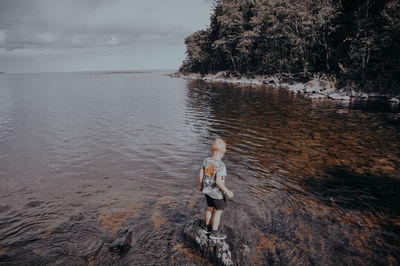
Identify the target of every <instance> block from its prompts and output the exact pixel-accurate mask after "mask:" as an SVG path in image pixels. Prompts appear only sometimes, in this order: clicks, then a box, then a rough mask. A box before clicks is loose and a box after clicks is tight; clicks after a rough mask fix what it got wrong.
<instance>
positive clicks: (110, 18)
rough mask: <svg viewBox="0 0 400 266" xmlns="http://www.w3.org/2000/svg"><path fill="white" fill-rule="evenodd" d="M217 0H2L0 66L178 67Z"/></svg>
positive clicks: (55, 68)
mask: <svg viewBox="0 0 400 266" xmlns="http://www.w3.org/2000/svg"><path fill="white" fill-rule="evenodd" d="M211 8H212V0H35V1H33V0H0V72H1V71H2V72H46V71H51V72H52V71H87V70H89V71H90V70H135V69H177V68H179V66H180V64H181V62H182V60H183V59H184V58H185V45H184V43H183V41H184V38H185V37H186V36H188V35H190V34H191V33H193V32H194V31H196V30H199V29H204V28H206V27H207V26H208V24H209V16H210V13H211Z"/></svg>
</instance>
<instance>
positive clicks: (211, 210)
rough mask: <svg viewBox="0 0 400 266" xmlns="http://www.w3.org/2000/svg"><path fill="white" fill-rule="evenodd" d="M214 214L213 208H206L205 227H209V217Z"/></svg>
mask: <svg viewBox="0 0 400 266" xmlns="http://www.w3.org/2000/svg"><path fill="white" fill-rule="evenodd" d="M213 212H214V208H213V207H207V211H206V225H209V224H210V222H211V216H212V214H213Z"/></svg>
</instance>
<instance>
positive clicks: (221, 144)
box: [211, 139, 226, 153]
mask: <svg viewBox="0 0 400 266" xmlns="http://www.w3.org/2000/svg"><path fill="white" fill-rule="evenodd" d="M211 151H212V152H217V151H220V152H222V153H225V152H226V142H225V141H224V140H223V139H216V140H214V142H213V145H212V149H211Z"/></svg>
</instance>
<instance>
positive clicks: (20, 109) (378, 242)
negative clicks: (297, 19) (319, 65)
mask: <svg viewBox="0 0 400 266" xmlns="http://www.w3.org/2000/svg"><path fill="white" fill-rule="evenodd" d="M167 73H168V71H152V72H151V73H106V72H104V73H101V72H80V73H40V74H3V75H0V158H1V160H0V181H1V185H0V198H1V201H0V264H5V265H7V264H20V265H23V264H31V265H33V264H62V265H64V264H66V265H104V264H116V265H127V264H130V265H137V264H151V265H154V264H176V265H182V264H202V263H207V261H204V260H202V258H200V257H199V255H198V254H197V253H196V250H192V249H191V248H189V247H187V246H185V243H184V242H182V240H181V239H180V237H179V235H180V231H181V230H182V228H183V227H184V226H187V225H188V224H192V223H193V222H194V221H196V220H197V219H202V218H203V216H204V211H205V208H206V203H205V199H204V196H203V195H202V194H201V193H200V192H198V184H197V182H198V181H197V174H198V171H199V170H200V167H201V164H202V160H203V159H204V158H205V157H207V156H210V155H211V144H212V141H213V140H214V139H215V138H219V137H220V138H223V139H225V141H226V142H227V153H226V155H225V157H224V159H223V160H224V161H225V163H226V166H227V172H228V176H227V180H226V185H227V187H229V188H230V189H231V190H232V191H233V192H234V193H235V197H234V198H233V199H232V200H229V201H228V206H227V209H226V211H225V212H224V214H223V216H222V224H223V225H224V228H230V229H231V230H232V231H233V233H234V235H235V239H234V242H235V243H234V246H236V247H237V254H236V255H235V256H236V258H235V259H236V261H237V262H238V263H240V264H253V265H254V264H273V265H287V264H292V265H297V264H302V265H359V264H385V265H397V264H399V263H400V255H399V254H400V196H399V195H400V138H399V135H400V134H399V133H400V125H399V123H398V122H396V121H395V120H392V119H389V118H390V117H391V116H392V115H393V114H395V113H398V112H399V108H398V106H390V105H389V104H387V103H384V102H352V103H343V102H335V101H330V100H323V101H321V100H311V99H307V98H305V97H304V96H303V95H300V94H293V93H292V92H288V91H286V90H285V89H282V88H273V87H251V86H237V85H229V84H224V83H206V82H203V81H196V80H191V81H190V80H184V79H179V78H171V77H169V76H167V75H166V74H167ZM388 117H389V118H388ZM123 227H128V228H129V229H130V230H132V232H133V236H132V243H131V248H130V249H129V251H128V252H127V253H126V254H124V255H123V256H119V255H115V254H112V252H108V249H107V248H106V247H107V245H108V243H109V242H110V241H112V240H113V238H115V236H116V235H117V234H118V231H119V230H120V229H121V228H123ZM232 241H233V240H232ZM242 247H246V248H247V249H246V250H247V251H246V252H247V253H246V254H247V255H246V256H244V255H243V254H242V253H241V248H242Z"/></svg>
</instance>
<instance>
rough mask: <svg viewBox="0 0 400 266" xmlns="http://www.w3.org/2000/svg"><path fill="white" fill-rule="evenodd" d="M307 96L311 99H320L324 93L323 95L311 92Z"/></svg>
mask: <svg viewBox="0 0 400 266" xmlns="http://www.w3.org/2000/svg"><path fill="white" fill-rule="evenodd" d="M309 97H310V98H311V99H321V98H325V95H323V94H311V95H310V96H309Z"/></svg>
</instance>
